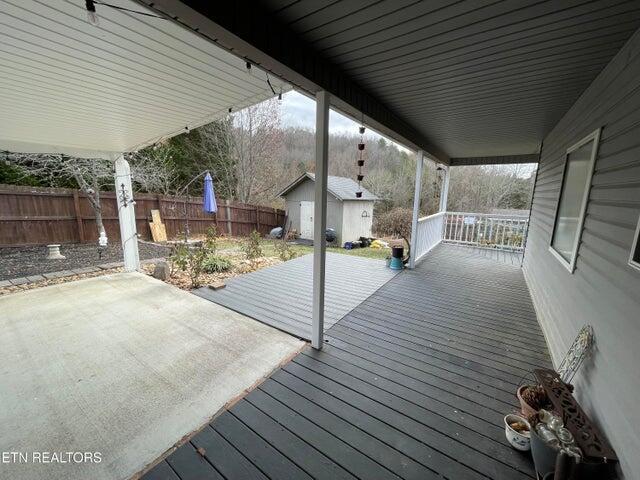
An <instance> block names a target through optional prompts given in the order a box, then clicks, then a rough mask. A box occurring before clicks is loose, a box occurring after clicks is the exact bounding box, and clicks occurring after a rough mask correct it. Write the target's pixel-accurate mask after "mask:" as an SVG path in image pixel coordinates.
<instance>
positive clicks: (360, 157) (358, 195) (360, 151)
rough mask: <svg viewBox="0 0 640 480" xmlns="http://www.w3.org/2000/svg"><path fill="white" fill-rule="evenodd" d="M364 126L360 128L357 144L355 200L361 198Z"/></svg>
mask: <svg viewBox="0 0 640 480" xmlns="http://www.w3.org/2000/svg"><path fill="white" fill-rule="evenodd" d="M364 131H365V128H364V125H362V126H360V142H359V143H358V161H357V163H358V176H357V179H358V191H357V192H356V198H362V180H363V179H364V174H363V173H362V167H364Z"/></svg>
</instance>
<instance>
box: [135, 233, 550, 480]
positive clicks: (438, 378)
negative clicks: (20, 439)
mask: <svg viewBox="0 0 640 480" xmlns="http://www.w3.org/2000/svg"><path fill="white" fill-rule="evenodd" d="M326 335H327V344H326V347H325V348H324V349H323V350H322V351H320V352H318V351H315V350H313V349H311V348H307V349H305V350H304V351H303V352H302V353H301V354H299V355H298V356H296V357H295V358H294V359H293V360H292V361H291V362H289V363H288V364H286V365H285V366H284V367H282V368H281V369H280V370H278V371H277V372H276V373H275V374H273V375H272V376H271V377H270V378H269V379H268V380H267V381H265V382H264V383H263V384H261V385H260V386H259V387H258V388H256V389H255V390H254V391H252V392H251V393H250V394H248V395H247V396H246V397H245V398H244V399H243V400H241V401H240V402H238V403H237V404H235V405H234V406H233V407H232V408H231V409H230V410H228V411H225V412H224V413H222V414H221V415H220V416H218V417H217V418H216V419H215V420H214V421H213V422H212V423H211V424H209V425H207V426H205V428H204V429H203V430H202V431H200V432H199V433H198V434H196V435H195V436H194V437H192V438H191V439H190V441H189V442H187V443H186V444H184V445H183V446H182V447H180V448H179V449H178V450H176V451H175V452H174V453H173V454H171V455H170V456H169V457H168V458H167V459H166V460H163V461H162V462H161V463H160V464H158V465H157V466H156V467H155V468H154V469H153V470H152V471H150V472H149V473H148V474H147V475H146V476H145V477H144V478H145V480H157V479H172V480H175V479H195V478H198V479H205V478H215V479H227V480H230V479H265V478H270V479H277V480H283V479H305V478H321V479H325V478H326V479H330V480H335V479H341V478H344V479H347V478H348V479H354V478H361V479H382V478H384V479H400V478H403V479H421V480H423V479H442V478H448V479H455V480H467V479H477V480H479V479H487V478H490V479H499V480H509V479H533V478H534V477H535V474H534V470H533V466H532V462H531V460H530V456H529V455H528V454H521V453H519V452H516V451H515V450H513V449H511V448H510V447H509V445H508V444H507V443H506V440H505V438H504V429H503V423H502V418H503V415H504V414H506V413H508V412H510V411H513V410H515V408H516V398H515V395H514V392H515V390H516V386H517V385H518V382H519V381H520V379H521V378H522V377H523V376H524V375H526V374H527V373H528V372H529V371H530V370H531V369H532V368H534V367H536V366H548V365H549V357H548V354H547V349H546V346H545V341H544V338H543V336H542V333H541V332H540V329H539V327H538V324H537V321H536V317H535V313H534V310H533V306H532V304H531V300H530V298H529V293H528V291H527V287H526V285H525V282H524V278H523V275H522V272H521V270H520V268H519V267H516V266H512V265H508V264H504V263H501V262H496V261H495V260H493V259H490V258H485V257H483V256H478V255H476V254H475V253H474V252H472V251H470V250H469V249H466V248H460V247H455V246H449V245H440V246H438V247H437V248H436V249H434V250H433V252H431V253H430V254H429V255H428V257H427V258H426V259H425V260H424V261H423V262H421V263H420V264H419V266H418V268H417V269H416V270H414V271H405V272H402V273H401V274H400V275H398V276H396V277H395V278H393V279H392V280H391V281H389V282H388V283H386V284H385V285H384V286H383V287H382V288H380V289H379V290H378V291H377V292H375V293H374V294H373V295H371V296H370V297H369V298H367V299H366V300H365V301H364V302H362V303H361V304H360V305H359V306H358V307H357V308H355V309H354V310H353V311H351V312H350V313H348V314H347V315H346V316H345V317H344V318H342V319H341V320H340V321H339V322H337V323H336V324H335V325H334V326H333V327H331V328H330V329H329V330H328V331H327V332H326ZM212 413H213V412H212ZM199 448H202V449H203V450H201V452H202V454H203V456H201V455H200V454H199V453H198V452H197V451H196V449H199Z"/></svg>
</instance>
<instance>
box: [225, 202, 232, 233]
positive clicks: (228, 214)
mask: <svg viewBox="0 0 640 480" xmlns="http://www.w3.org/2000/svg"><path fill="white" fill-rule="evenodd" d="M224 204H225V205H226V209H227V234H228V235H229V236H230V237H231V236H233V231H232V230H231V207H229V200H225V201H224Z"/></svg>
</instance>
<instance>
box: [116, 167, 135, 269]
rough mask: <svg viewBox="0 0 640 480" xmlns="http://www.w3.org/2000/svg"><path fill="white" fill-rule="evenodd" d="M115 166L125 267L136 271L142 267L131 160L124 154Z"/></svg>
mask: <svg viewBox="0 0 640 480" xmlns="http://www.w3.org/2000/svg"><path fill="white" fill-rule="evenodd" d="M115 167H116V174H115V183H116V185H115V186H116V202H117V205H118V220H119V223H120V238H121V240H122V252H123V254H124V269H125V271H126V272H134V271H136V270H138V269H139V268H140V257H139V255H138V234H137V232H136V213H135V208H134V206H135V202H134V201H133V190H132V188H131V169H130V168H129V162H127V161H126V160H125V159H124V156H123V155H120V156H119V157H118V158H117V159H116V162H115Z"/></svg>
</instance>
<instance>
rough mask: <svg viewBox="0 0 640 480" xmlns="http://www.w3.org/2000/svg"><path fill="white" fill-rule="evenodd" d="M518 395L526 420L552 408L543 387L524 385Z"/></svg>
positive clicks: (519, 389)
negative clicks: (541, 410) (542, 410)
mask: <svg viewBox="0 0 640 480" xmlns="http://www.w3.org/2000/svg"><path fill="white" fill-rule="evenodd" d="M516 395H517V397H518V401H519V402H520V409H521V411H522V414H523V415H524V417H525V418H529V417H531V416H532V415H536V414H537V413H538V411H539V410H540V409H542V408H549V407H550V403H551V402H550V401H549V397H548V396H547V392H545V391H544V388H542V385H522V386H521V387H520V388H518V391H517V392H516Z"/></svg>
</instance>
